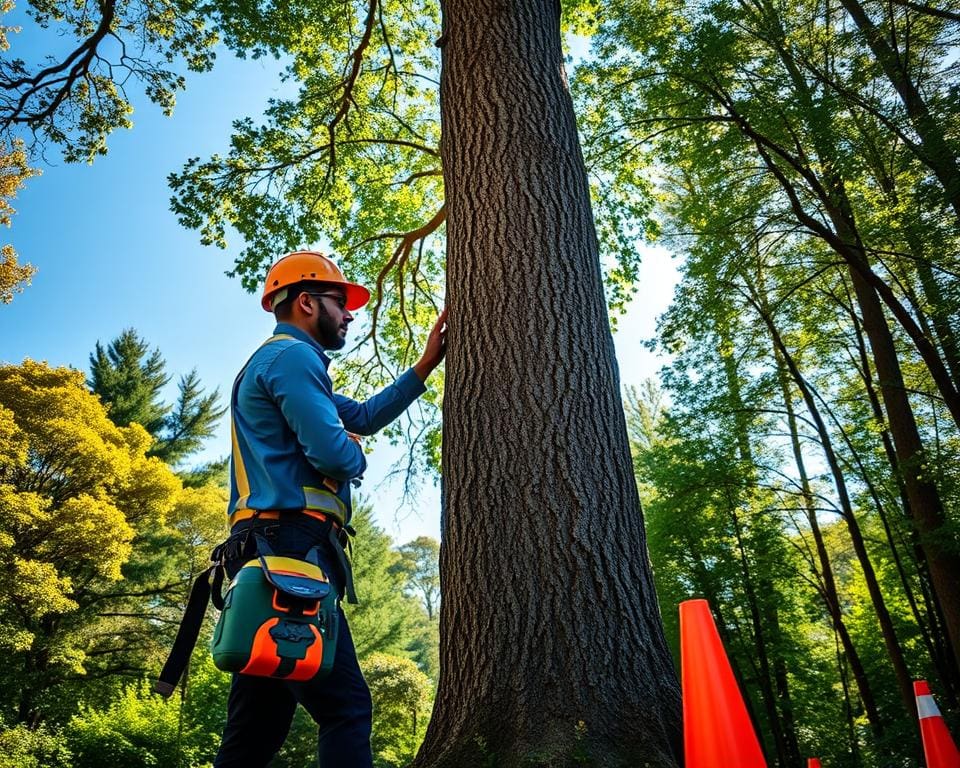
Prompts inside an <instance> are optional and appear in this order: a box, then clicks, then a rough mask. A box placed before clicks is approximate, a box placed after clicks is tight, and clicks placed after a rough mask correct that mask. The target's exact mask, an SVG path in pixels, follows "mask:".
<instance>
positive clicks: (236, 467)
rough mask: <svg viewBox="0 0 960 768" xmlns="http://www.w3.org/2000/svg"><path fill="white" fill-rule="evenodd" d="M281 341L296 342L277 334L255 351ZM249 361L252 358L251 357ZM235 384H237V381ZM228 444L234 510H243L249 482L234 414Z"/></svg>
mask: <svg viewBox="0 0 960 768" xmlns="http://www.w3.org/2000/svg"><path fill="white" fill-rule="evenodd" d="M282 339H291V340H293V341H296V339H295V338H294V337H293V336H291V335H290V334H289V333H278V334H277V335H276V336H271V337H270V338H269V339H267V340H266V341H265V342H263V344H261V345H260V346H259V347H257V349H258V350H259V349H261V348H263V347H265V346H266V345H267V344H270V343H271V342H274V341H280V340H282ZM251 359H253V358H252V357H251ZM249 364H250V360H248V361H247V365H249ZM246 369H247V366H246V365H245V366H243V370H244V371H245V370H246ZM240 375H241V376H242V375H243V371H241V372H240ZM237 383H238V384H239V379H238V382H237ZM230 443H231V450H232V452H233V479H234V481H235V482H236V484H237V493H238V495H239V499H238V500H237V506H236V509H245V508H246V506H247V498H249V496H250V481H249V480H248V479H247V468H246V467H245V466H244V464H243V454H242V453H241V452H240V441H239V440H238V439H237V417H236V414H235V413H231V414H230Z"/></svg>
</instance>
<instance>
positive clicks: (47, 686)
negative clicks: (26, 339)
mask: <svg viewBox="0 0 960 768" xmlns="http://www.w3.org/2000/svg"><path fill="white" fill-rule="evenodd" d="M150 440H151V439H150V437H149V435H148V434H147V433H146V431H145V430H144V429H143V428H142V427H141V426H139V425H138V424H131V425H130V426H129V427H125V428H118V427H116V426H115V425H114V424H113V423H112V422H111V421H110V420H109V419H108V418H107V414H106V411H105V409H104V408H103V406H102V405H101V404H100V401H99V400H98V399H97V398H96V397H95V396H94V395H92V394H91V393H90V392H89V391H88V390H87V389H86V387H85V386H84V377H83V374H82V373H81V372H80V371H76V370H72V369H69V368H51V367H50V366H48V365H47V364H46V363H38V362H34V361H31V360H26V361H24V362H23V363H22V364H20V365H3V366H0V510H2V514H0V569H2V573H0V650H2V652H3V655H4V664H3V665H2V667H0V689H2V690H4V691H6V692H7V693H6V695H5V696H4V705H3V707H4V711H3V712H2V715H3V717H4V719H6V720H8V721H9V720H13V719H15V720H18V721H20V722H26V723H28V724H30V725H35V724H37V723H38V722H40V721H41V720H42V719H43V718H44V717H45V716H47V715H49V714H50V713H51V712H54V711H57V709H58V707H63V706H69V705H70V703H69V699H70V698H71V697H70V696H69V695H68V694H67V691H68V690H70V689H69V686H70V685H71V683H76V682H77V681H83V680H85V679H91V678H98V677H99V678H106V677H109V676H113V675H116V674H118V673H121V674H122V673H127V674H134V675H139V674H142V673H143V670H142V669H140V668H138V665H137V663H136V659H137V658H142V657H143V654H142V653H140V654H138V653H133V652H131V651H132V649H134V648H137V647H138V646H142V644H143V643H144V642H146V640H147V639H149V636H150V634H151V633H152V634H156V631H157V627H156V625H151V623H150V622H149V620H144V617H143V616H137V615H135V614H136V612H131V611H127V610H125V609H124V605H123V603H122V602H120V598H119V597H118V595H119V593H121V592H124V591H125V592H127V593H135V592H136V591H137V590H136V585H135V584H131V585H127V588H126V589H125V590H118V589H117V585H118V584H120V583H121V582H122V581H123V580H124V571H123V569H124V566H125V564H127V563H128V561H129V560H130V558H131V554H132V552H133V543H134V542H135V540H136V538H137V536H138V534H139V533H141V532H145V531H150V530H161V529H163V528H164V527H165V526H166V525H167V519H168V516H169V515H170V514H171V512H172V511H173V510H174V508H175V505H176V504H177V501H178V498H179V496H180V493H181V487H180V481H179V480H178V479H177V478H176V477H175V475H174V474H173V473H172V472H171V470H170V469H169V468H168V467H167V466H166V465H165V464H163V462H161V461H160V460H159V459H156V458H151V457H147V456H146V452H147V450H148V448H149V447H150ZM145 591H146V592H149V590H145ZM131 596H132V595H130V594H127V595H125V597H127V598H129V597H131ZM127 614H133V615H127ZM131 622H133V623H131ZM65 686H66V687H65ZM65 699H67V701H65Z"/></svg>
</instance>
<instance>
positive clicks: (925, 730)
mask: <svg viewBox="0 0 960 768" xmlns="http://www.w3.org/2000/svg"><path fill="white" fill-rule="evenodd" d="M913 693H914V695H915V696H916V697H917V717H918V718H919V719H920V735H921V736H922V737H923V754H924V757H925V758H926V760H927V768H960V752H957V745H956V744H954V743H953V739H952V738H951V737H950V731H948V730H947V724H946V723H945V722H944V721H943V715H941V714H940V710H939V709H938V708H937V702H935V701H934V700H933V696H932V695H931V694H930V686H929V685H927V681H926V680H915V681H914V683H913Z"/></svg>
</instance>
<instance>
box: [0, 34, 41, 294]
mask: <svg viewBox="0 0 960 768" xmlns="http://www.w3.org/2000/svg"><path fill="white" fill-rule="evenodd" d="M5 47H6V38H5V36H4V35H3V33H2V28H0V49H3V48H5ZM37 173H38V171H36V170H35V169H33V168H30V167H29V166H28V165H27V155H26V152H25V151H24V148H23V142H22V141H18V140H14V141H13V142H12V143H7V142H4V141H0V224H3V225H4V226H6V227H9V226H10V220H11V218H12V217H13V214H15V213H16V211H15V210H14V209H13V206H12V205H11V204H10V201H11V200H12V199H13V198H14V197H16V196H17V192H18V191H19V190H20V187H22V186H23V183H24V182H25V181H26V180H27V179H28V178H30V177H31V176H34V175H36V174H37ZM35 272H36V269H35V268H34V267H33V266H31V265H30V264H20V263H18V261H17V252H16V251H15V250H14V249H13V246H12V245H4V246H3V247H2V248H0V303H3V304H9V303H10V302H11V301H13V294H14V293H19V292H20V291H22V290H23V288H24V286H27V285H29V284H30V279H31V278H32V277H33V275H34V273H35Z"/></svg>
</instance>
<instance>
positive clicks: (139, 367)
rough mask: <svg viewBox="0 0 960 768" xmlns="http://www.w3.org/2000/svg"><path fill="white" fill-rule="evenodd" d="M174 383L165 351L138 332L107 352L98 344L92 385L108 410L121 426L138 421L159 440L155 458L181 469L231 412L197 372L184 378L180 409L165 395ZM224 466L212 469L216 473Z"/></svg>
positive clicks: (128, 333)
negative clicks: (153, 345)
mask: <svg viewBox="0 0 960 768" xmlns="http://www.w3.org/2000/svg"><path fill="white" fill-rule="evenodd" d="M169 382H170V375H169V374H168V373H167V372H166V361H165V360H164V359H163V356H162V355H161V354H160V350H159V349H154V350H153V351H151V350H150V346H149V344H148V343H147V342H146V340H145V339H142V338H141V337H140V336H139V335H138V334H137V332H136V331H135V330H134V329H133V328H127V329H125V330H124V331H123V332H122V333H121V334H120V335H119V336H118V337H117V338H115V339H114V340H113V341H111V342H110V343H109V344H108V345H107V347H106V348H104V347H103V345H101V344H100V342H99V341H98V342H97V346H96V349H95V350H94V352H93V353H92V354H91V355H90V378H89V380H88V381H87V385H88V386H89V387H90V389H92V390H93V392H94V393H95V394H96V395H98V396H99V397H100V400H101V401H102V402H103V404H104V405H105V406H106V407H107V412H108V413H109V415H110V419H111V420H112V421H113V423H114V424H116V425H117V426H119V427H125V426H127V425H129V424H131V423H134V422H136V423H137V424H140V425H141V426H143V428H144V429H146V430H147V432H149V433H150V435H151V437H153V439H154V443H153V446H152V447H151V449H150V455H151V456H156V457H157V458H159V459H162V460H163V461H165V462H166V463H168V464H178V463H179V462H181V461H183V460H184V459H185V458H187V457H189V456H191V455H192V454H194V453H196V452H197V451H198V450H200V448H201V446H202V445H203V441H204V440H205V439H206V438H208V437H210V436H211V435H213V433H214V430H215V428H216V424H217V421H218V420H219V419H220V417H221V416H223V414H224V413H225V412H226V407H225V406H221V405H220V392H219V390H218V389H215V390H213V392H211V393H209V394H208V393H206V392H204V390H203V388H202V387H201V385H200V378H199V376H198V375H197V371H196V369H194V370H192V371H190V372H189V373H188V374H186V375H185V376H181V377H180V382H179V384H178V388H179V394H178V396H177V401H176V403H174V404H172V405H171V404H167V403H164V402H163V400H162V396H161V391H162V390H163V388H164V387H165V386H166V385H167V384H168V383H169ZM218 466H219V465H218V464H216V463H215V464H214V465H211V468H212V469H211V471H212V472H214V473H215V472H216V469H217V467H218Z"/></svg>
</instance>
